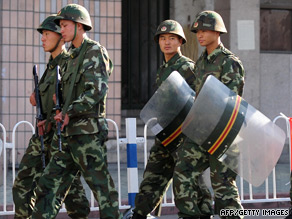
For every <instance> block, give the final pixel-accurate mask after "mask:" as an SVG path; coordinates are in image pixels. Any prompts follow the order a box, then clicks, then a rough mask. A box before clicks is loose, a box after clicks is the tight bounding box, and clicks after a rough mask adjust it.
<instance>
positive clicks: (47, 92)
mask: <svg viewBox="0 0 292 219" xmlns="http://www.w3.org/2000/svg"><path fill="white" fill-rule="evenodd" d="M68 57H69V55H68V53H67V51H66V50H63V51H62V52H61V53H60V54H59V55H58V56H57V57H55V58H54V59H53V58H52V56H51V57H50V59H49V62H48V64H47V68H46V71H45V72H44V74H43V75H42V77H41V79H40V82H39V90H40V96H41V103H42V111H43V114H44V118H46V119H47V120H48V121H50V122H54V121H55V120H54V118H53V117H54V115H55V111H54V106H55V105H54V102H53V94H54V93H55V85H56V67H57V65H59V66H60V68H63V67H64V66H65V64H66V61H67V59H68Z"/></svg>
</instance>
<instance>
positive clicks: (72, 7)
mask: <svg viewBox="0 0 292 219" xmlns="http://www.w3.org/2000/svg"><path fill="white" fill-rule="evenodd" d="M60 20H70V21H74V22H77V23H81V24H83V25H84V29H85V30H91V29H92V24H91V20H90V15H89V13H88V11H87V10H86V8H84V7H83V6H81V5H78V4H68V5H66V6H65V7H64V8H62V9H61V10H60V11H59V12H58V14H57V16H56V18H55V23H56V24H57V25H60Z"/></svg>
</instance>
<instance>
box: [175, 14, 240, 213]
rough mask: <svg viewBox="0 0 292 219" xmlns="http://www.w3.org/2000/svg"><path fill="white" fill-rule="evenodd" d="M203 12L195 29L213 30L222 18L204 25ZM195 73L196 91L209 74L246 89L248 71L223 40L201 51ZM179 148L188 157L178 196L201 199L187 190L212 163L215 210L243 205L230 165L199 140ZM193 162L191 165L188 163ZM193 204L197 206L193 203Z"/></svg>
mask: <svg viewBox="0 0 292 219" xmlns="http://www.w3.org/2000/svg"><path fill="white" fill-rule="evenodd" d="M201 15H203V19H202V20H200V16H198V17H199V18H198V19H197V20H196V21H195V22H194V24H193V28H194V29H193V31H194V32H196V30H197V29H201V28H202V29H203V27H206V28H209V30H212V28H214V26H216V25H219V24H220V22H217V23H216V25H214V24H213V25H209V26H208V25H202V23H203V22H206V20H205V21H204V19H205V18H204V16H209V15H208V13H206V14H204V13H201ZM211 15H212V14H211ZM201 18H202V16H201ZM213 20H214V19H213ZM211 21H212V19H209V22H211ZM217 21H218V20H217ZM200 22H202V23H200ZM222 22H223V21H222ZM218 23H219V24H218ZM196 28H197V29H196ZM220 28H221V29H220V30H218V29H215V31H219V32H221V33H224V31H226V29H225V27H224V28H222V27H220ZM224 29H225V30H224ZM213 30H214V29H213ZM195 75H196V80H195V91H196V93H197V95H198V93H199V92H200V89H201V88H202V86H203V84H204V82H205V80H206V78H207V76H208V75H213V76H215V77H216V78H218V79H219V80H220V81H221V82H222V83H224V84H225V85H226V86H227V87H228V88H230V89H231V90H233V91H234V92H235V93H237V94H238V95H242V93H243V86H244V75H245V72H244V68H243V66H242V63H241V61H240V60H239V59H238V58H237V57H236V56H235V55H234V54H233V53H232V52H230V51H229V50H227V49H226V48H225V47H224V46H223V45H222V44H220V45H219V46H218V47H217V48H216V49H215V50H214V51H213V52H212V53H211V54H207V51H206V50H205V51H204V52H203V53H202V55H201V56H200V57H199V59H198V60H197V62H196V66H195ZM179 152H180V153H179V156H181V157H184V158H185V159H184V160H181V161H180V163H178V164H177V165H178V168H179V172H181V173H183V174H182V176H181V177H180V179H181V183H182V184H181V187H180V191H179V193H180V195H179V196H178V197H180V198H181V199H183V200H185V199H188V202H190V203H191V202H192V201H193V200H194V199H198V194H196V193H189V192H188V190H189V188H190V187H192V186H197V185H198V183H199V182H198V176H199V174H201V173H202V172H203V171H204V170H206V169H207V168H208V167H210V176H211V183H212V187H213V190H214V196H215V213H217V214H219V212H220V209H243V207H242V205H241V203H240V198H239V194H238V188H237V186H236V181H235V180H236V176H237V175H236V174H235V173H234V172H233V171H231V170H230V169H228V168H227V167H226V166H225V165H224V164H223V163H221V162H219V161H218V160H217V159H215V158H214V157H213V156H210V154H209V153H208V152H207V151H206V150H204V149H203V148H202V147H201V146H199V145H196V144H195V145H194V144H193V143H192V142H191V141H189V140H188V141H186V142H185V143H184V145H183V146H182V150H180V151H179ZM190 163H191V164H192V165H188V164H190ZM193 208H194V209H197V207H196V206H193ZM199 214H200V212H199V211H197V212H193V214H189V213H188V212H187V211H185V216H186V217H187V216H189V217H191V216H195V215H199ZM228 218H231V217H228ZM232 218H239V217H232Z"/></svg>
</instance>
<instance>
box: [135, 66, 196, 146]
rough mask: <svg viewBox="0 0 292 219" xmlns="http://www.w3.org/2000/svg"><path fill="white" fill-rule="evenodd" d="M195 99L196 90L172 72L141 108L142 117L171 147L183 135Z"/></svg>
mask: <svg viewBox="0 0 292 219" xmlns="http://www.w3.org/2000/svg"><path fill="white" fill-rule="evenodd" d="M194 99H195V92H194V91H193V90H192V89H191V88H190V87H189V85H188V84H187V83H186V81H185V80H184V79H183V77H182V76H181V75H180V74H179V73H178V72H177V71H174V72H172V73H171V74H170V75H169V76H168V78H167V79H166V80H165V81H164V82H162V84H161V85H160V87H159V88H158V89H157V90H156V92H155V93H154V95H153V96H152V97H151V98H150V100H149V101H148V102H147V103H146V105H145V106H144V108H143V109H142V110H141V113H140V117H141V119H142V120H143V121H144V122H145V123H147V121H149V120H150V119H152V118H156V119H155V120H153V122H151V123H149V125H148V126H149V128H150V129H151V131H152V132H153V134H154V135H156V137H157V138H158V139H159V140H160V141H161V143H162V144H163V145H164V146H165V147H167V149H170V148H171V147H172V146H175V145H176V144H177V143H178V142H176V141H177V140H178V139H179V136H181V135H182V133H181V127H182V123H183V121H184V119H185V118H186V116H187V114H188V112H189V110H190V109H191V107H192V105H193V103H194Z"/></svg>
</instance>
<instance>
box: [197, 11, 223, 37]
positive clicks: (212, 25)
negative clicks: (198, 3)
mask: <svg viewBox="0 0 292 219" xmlns="http://www.w3.org/2000/svg"><path fill="white" fill-rule="evenodd" d="M198 30H213V31H218V32H220V33H227V30H226V28H225V25H224V22H223V19H222V17H221V16H220V14H218V13H217V12H215V11H202V12H200V13H199V14H198V15H197V17H196V19H195V21H194V23H193V25H192V27H191V31H192V32H194V33H197V31H198Z"/></svg>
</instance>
